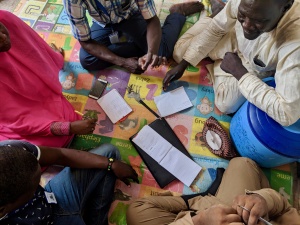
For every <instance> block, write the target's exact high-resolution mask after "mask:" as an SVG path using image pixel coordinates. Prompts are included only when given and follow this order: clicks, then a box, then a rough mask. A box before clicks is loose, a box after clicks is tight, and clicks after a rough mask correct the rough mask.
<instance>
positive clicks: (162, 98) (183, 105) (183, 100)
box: [154, 86, 193, 117]
mask: <svg viewBox="0 0 300 225" xmlns="http://www.w3.org/2000/svg"><path fill="white" fill-rule="evenodd" d="M154 102H155V104H156V107H157V108H158V111H159V114H160V116H161V117H164V116H169V115H171V114H174V113H177V112H180V111H181V110H184V109H187V108H189V107H192V106H193V104H192V102H191V101H190V99H189V97H188V95H187V94H186V92H185V90H184V88H183V87H182V86H181V87H179V88H176V89H175V90H173V91H170V92H167V93H165V94H162V95H159V96H155V97H154Z"/></svg>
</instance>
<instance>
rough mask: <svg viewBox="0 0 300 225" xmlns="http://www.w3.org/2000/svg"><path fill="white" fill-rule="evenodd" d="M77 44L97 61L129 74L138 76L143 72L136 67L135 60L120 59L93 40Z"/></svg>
mask: <svg viewBox="0 0 300 225" xmlns="http://www.w3.org/2000/svg"><path fill="white" fill-rule="evenodd" d="M79 43H80V45H81V47H82V48H83V49H84V50H85V51H86V52H87V53H89V54H91V55H93V56H95V57H97V58H98V59H101V60H104V61H106V62H109V63H112V64H114V65H117V66H120V67H123V68H125V69H127V70H128V71H129V72H130V73H137V74H140V73H142V72H143V70H142V69H141V68H140V66H139V65H138V59H137V58H123V57H120V56H118V55H116V54H115V53H113V52H112V51H110V50H109V49H108V48H107V47H106V46H105V45H102V44H100V43H98V42H97V41H95V40H93V39H90V40H88V41H79Z"/></svg>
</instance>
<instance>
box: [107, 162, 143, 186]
mask: <svg viewBox="0 0 300 225" xmlns="http://www.w3.org/2000/svg"><path fill="white" fill-rule="evenodd" d="M112 171H113V172H114V174H115V175H116V176H117V177H118V178H119V179H120V180H121V181H123V182H124V183H125V184H126V185H127V186H130V181H129V180H128V179H132V180H133V181H134V182H136V183H139V180H138V175H137V173H136V172H135V170H134V169H133V168H132V167H131V166H130V165H128V164H126V163H123V162H121V161H118V160H116V161H114V162H113V164H112Z"/></svg>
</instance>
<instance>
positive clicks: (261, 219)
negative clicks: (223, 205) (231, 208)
mask: <svg viewBox="0 0 300 225" xmlns="http://www.w3.org/2000/svg"><path fill="white" fill-rule="evenodd" d="M238 206H239V207H241V208H242V209H244V210H246V211H247V212H249V213H250V210H249V209H247V208H245V207H244V206H241V205H238ZM258 220H260V221H262V222H264V223H265V224H266V225H272V224H271V223H270V222H268V221H266V220H265V219H264V218H261V217H259V218H258Z"/></svg>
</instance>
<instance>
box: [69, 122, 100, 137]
mask: <svg viewBox="0 0 300 225" xmlns="http://www.w3.org/2000/svg"><path fill="white" fill-rule="evenodd" d="M96 122H97V120H96V119H85V120H76V121H73V122H71V125H70V134H92V133H93V132H94V130H95V126H96Z"/></svg>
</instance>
